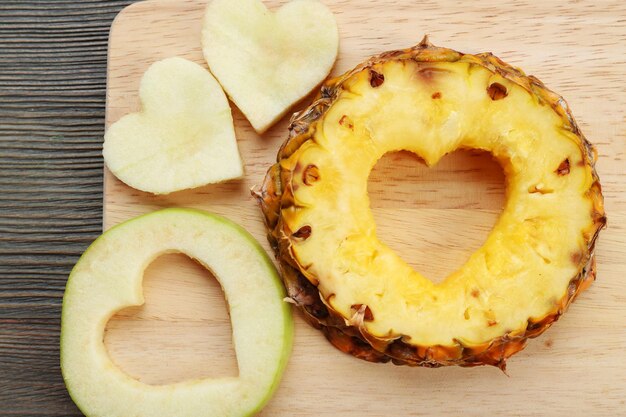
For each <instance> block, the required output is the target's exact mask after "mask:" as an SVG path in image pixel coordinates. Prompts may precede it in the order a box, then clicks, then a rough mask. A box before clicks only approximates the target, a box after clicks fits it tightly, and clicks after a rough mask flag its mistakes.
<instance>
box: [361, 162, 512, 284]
mask: <svg viewBox="0 0 626 417" xmlns="http://www.w3.org/2000/svg"><path fill="white" fill-rule="evenodd" d="M368 193H369V196H370V201H371V206H372V212H373V213H374V218H375V220H376V230H377V232H376V234H377V235H378V237H379V239H380V240H381V241H383V242H385V244H386V245H388V246H389V247H390V248H392V249H393V250H394V251H395V253H397V254H398V255H399V256H400V257H401V258H402V259H403V260H405V261H406V262H407V263H408V264H409V265H411V266H412V267H413V268H414V269H415V270H416V271H420V272H421V273H423V274H424V276H426V277H429V278H430V279H431V280H432V281H433V282H435V283H438V282H441V281H443V280H444V279H445V278H446V277H447V276H448V275H449V274H450V273H452V272H454V271H455V270H457V269H458V267H459V266H460V265H462V264H463V263H464V262H465V261H467V258H468V257H469V256H470V255H471V254H472V253H474V252H475V251H476V250H477V249H478V248H479V247H480V246H481V245H483V244H484V242H485V240H486V239H487V236H488V235H489V232H490V231H491V229H492V228H493V226H494V224H495V223H496V221H497V219H498V217H499V215H500V213H501V211H502V208H503V204H504V194H505V184H504V173H503V171H502V167H501V166H500V164H498V162H496V161H495V160H494V159H493V157H492V156H491V154H489V153H487V152H479V151H464V150H460V151H456V152H453V153H451V154H449V155H447V156H445V157H444V158H442V159H441V160H440V161H439V162H438V163H437V165H435V166H432V167H427V166H426V165H425V164H424V163H423V162H422V161H421V160H420V159H419V158H418V157H417V156H416V155H415V154H413V153H411V152H394V153H389V154H386V155H385V156H383V158H382V159H380V160H379V161H378V163H377V164H376V166H375V167H374V169H373V170H372V172H371V174H370V177H369V183H368Z"/></svg>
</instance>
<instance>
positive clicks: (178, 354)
mask: <svg viewBox="0 0 626 417" xmlns="http://www.w3.org/2000/svg"><path fill="white" fill-rule="evenodd" d="M266 3H267V4H268V6H270V7H277V6H279V5H280V4H281V3H282V2H281V1H268V2H266ZM327 4H328V5H329V7H330V8H331V9H332V10H333V11H334V12H335V14H336V17H337V20H338V23H339V28H340V34H341V46H340V55H339V59H338V61H337V64H336V66H335V69H334V70H333V73H334V74H339V73H341V72H343V71H345V70H348V69H350V68H352V67H353V66H355V65H356V64H358V63H359V62H360V61H362V60H363V59H365V58H366V57H368V56H370V55H373V54H375V53H378V52H382V51H384V50H389V49H395V48H403V47H407V46H411V45H413V44H415V43H417V42H418V41H419V40H420V39H421V37H422V36H423V35H424V34H425V33H428V34H430V36H431V41H432V42H433V43H434V44H436V45H440V46H446V47H451V48H453V49H457V50H460V51H464V52H471V53H477V52H482V51H492V52H493V53H495V54H496V55H498V56H500V57H501V58H502V59H504V60H505V61H507V62H509V63H511V64H513V65H516V66H520V67H522V68H523V69H524V70H525V71H526V72H527V73H529V74H534V75H536V76H537V77H539V78H540V79H541V80H543V81H544V82H545V83H546V84H547V85H548V86H549V87H551V88H552V89H553V90H555V91H557V92H559V93H560V94H562V95H563V96H564V97H565V98H566V99H567V100H568V102H569V104H570V105H571V107H572V109H573V112H574V115H575V116H576V118H577V120H578V122H579V124H580V125H581V128H582V131H583V132H584V133H585V135H586V136H587V138H588V139H589V140H590V141H591V142H593V143H594V144H595V145H596V146H597V148H598V151H599V155H600V159H599V163H598V172H599V174H600V177H601V180H602V185H603V188H604V195H605V198H606V210H607V213H608V218H609V228H608V229H607V230H605V231H604V232H603V233H601V235H600V240H599V244H598V246H597V259H598V280H597V282H596V283H594V284H593V285H592V286H591V288H590V289H589V290H588V291H587V292H585V293H583V294H582V296H581V297H580V298H579V299H578V300H577V301H576V302H575V303H574V304H573V306H572V307H571V308H570V311H569V312H568V313H567V314H565V316H564V317H563V318H562V319H561V320H560V321H559V322H558V323H557V324H556V325H555V326H553V327H552V328H551V329H549V330H548V331H547V333H545V334H544V335H543V336H542V337H540V338H539V339H535V340H532V341H531V342H530V343H529V346H528V347H527V348H526V350H524V351H523V352H521V353H519V354H518V355H516V356H514V357H513V358H511V359H510V360H509V362H508V373H509V376H508V377H507V376H506V375H504V374H503V373H501V372H500V371H499V370H498V369H496V368H491V367H481V368H469V369H463V368H457V367H454V368H442V369H421V368H408V367H396V366H393V365H391V364H386V365H381V364H371V363H367V362H364V361H360V360H357V359H354V358H352V357H351V356H348V355H345V354H343V353H340V352H339V351H337V350H335V349H334V348H333V347H332V346H330V344H329V343H328V342H327V341H326V340H325V339H324V337H323V336H322V334H321V333H319V332H317V331H316V330H314V329H312V328H311V327H309V326H308V325H306V324H305V323H304V322H303V320H302V319H301V317H300V315H299V314H298V313H295V319H296V324H297V325H296V334H295V344H294V349H293V354H292V357H291V360H290V362H289V366H288V368H287V371H286V374H285V376H284V379H283V381H282V384H281V386H280V388H279V389H278V391H277V393H276V395H275V397H274V398H273V399H272V400H271V402H270V403H269V404H268V405H267V407H266V408H265V409H264V411H263V412H262V413H261V415H263V416H272V417H273V416H392V415H393V416H437V415H448V416H461V415H464V416H552V415H555V416H556V415H569V416H616V415H626V411H625V410H626V405H625V404H624V401H625V398H626V355H625V354H624V351H625V350H626V331H625V330H626V329H625V327H626V296H625V295H624V294H625V293H624V288H625V286H626V273H625V271H626V226H625V223H626V193H625V191H624V190H625V187H626V177H625V175H624V173H625V171H626V169H625V168H626V164H625V161H624V157H625V151H626V93H625V90H626V89H625V87H626V83H625V82H624V76H625V75H626V58H624V57H625V56H626V24H625V23H624V21H625V19H626V6H625V5H624V4H623V3H622V2H619V1H600V2H598V1H576V2H562V1H543V2H540V3H539V2H534V1H528V2H524V1H522V2H520V1H515V2H503V1H493V0H485V1H481V2H477V1H474V2H469V1H468V2H464V4H463V5H460V4H461V2H456V1H448V0H439V1H424V2H414V1H390V0H388V1H359V0H343V1H330V0H328V1H327ZM204 6H205V2H204V1H191V0H185V1H166V0H156V1H149V2H144V3H138V4H135V5H132V6H130V7H129V8H127V9H126V10H124V11H123V12H122V13H121V14H120V15H119V16H118V18H117V19H116V21H115V23H114V24H113V28H112V31H111V37H110V52H109V72H108V90H107V117H106V121H107V125H110V124H111V123H113V122H115V121H116V120H118V119H119V118H120V117H121V116H123V115H124V114H127V113H129V112H131V111H136V110H137V109H138V95H137V89H138V85H139V80H140V78H141V75H142V74H143V72H144V71H145V70H146V69H147V68H148V67H149V65H150V64H152V63H153V62H155V61H157V60H159V59H162V58H166V57H170V56H174V55H179V56H183V57H185V58H188V59H191V60H193V61H196V62H198V63H201V64H203V65H205V66H206V64H204V62H203V58H202V54H201V50H200V30H201V18H202V15H203V9H204ZM233 114H234V118H235V128H236V135H237V138H238V143H239V147H240V150H241V153H242V157H243V159H244V162H245V169H246V176H245V178H244V179H243V180H238V181H231V182H228V183H225V184H220V185H212V186H207V187H203V188H200V189H196V190H192V191H186V192H180V193H174V194H171V195H168V196H160V197H154V196H151V195H148V194H145V193H142V192H139V191H136V190H133V189H131V188H129V187H128V186H126V185H124V184H122V183H121V182H119V181H118V180H116V179H115V178H113V177H112V176H111V175H110V174H109V173H108V172H105V196H104V214H105V217H104V219H105V220H104V222H105V224H104V228H105V229H108V228H109V227H111V226H113V225H115V224H117V223H119V222H121V221H123V220H126V219H129V218H131V217H134V216H136V215H139V214H142V213H146V212H150V211H152V210H155V209H158V208H162V207H171V206H184V207H196V208H202V209H206V210H209V211H212V212H215V213H218V214H222V215H224V216H227V217H228V218H230V219H232V220H234V221H236V222H238V223H240V224H242V225H243V226H244V227H245V228H246V229H247V230H248V231H250V232H251V233H252V234H253V235H254V236H255V237H256V238H257V239H258V240H259V241H260V242H261V243H262V244H263V246H264V247H265V249H266V250H267V251H268V253H269V246H268V244H267V241H266V239H265V230H264V227H263V222H262V217H261V213H260V211H259V209H258V208H257V206H256V203H255V202H254V200H253V199H252V198H251V196H250V193H249V189H250V188H251V187H253V186H255V185H259V184H260V183H261V181H262V179H263V176H264V174H265V171H266V170H267V168H268V167H269V166H270V164H271V163H272V162H273V161H274V160H275V155H276V152H277V150H278V147H279V146H280V144H281V143H282V142H283V140H284V139H285V138H286V136H287V119H288V118H286V119H285V120H283V121H281V122H280V123H278V124H277V125H276V126H275V127H273V128H272V129H271V130H269V131H268V132H267V133H266V134H265V135H263V136H262V137H260V136H258V135H256V134H255V133H254V132H253V130H252V129H251V127H250V125H249V124H248V122H247V121H246V120H245V119H244V118H243V116H242V115H241V113H240V112H239V111H238V110H237V109H236V108H235V107H234V106H233ZM369 191H370V196H371V200H372V209H373V211H374V214H375V218H376V220H377V224H378V230H379V235H380V236H381V239H382V240H383V241H384V242H386V243H387V244H388V245H390V246H391V247H392V248H393V249H395V250H396V251H397V252H399V253H400V255H401V256H402V257H403V258H404V259H406V260H407V261H408V262H409V263H410V264H411V265H413V266H414V267H415V268H417V269H419V270H420V271H422V272H423V273H424V274H425V275H426V276H429V277H432V279H433V280H436V281H440V280H441V279H442V278H444V277H445V276H446V275H447V274H448V273H450V272H452V271H453V270H454V269H456V268H457V267H459V266H460V265H461V264H462V263H463V261H464V260H465V259H466V258H467V257H468V255H469V254H470V253H471V252H472V251H473V250H475V249H477V248H478V247H479V246H480V245H481V244H482V242H483V241H484V239H485V237H486V236H487V234H488V232H489V230H490V228H491V227H492V225H493V224H494V222H495V220H496V217H497V215H498V213H499V211H500V208H501V206H502V202H503V199H504V196H503V193H504V188H503V176H502V171H501V169H500V168H499V166H498V165H497V164H496V163H495V162H493V161H492V160H491V159H490V157H489V155H484V154H482V155H481V154H471V153H464V152H456V153H454V154H452V155H449V156H447V157H445V158H444V159H443V160H442V161H441V162H440V163H439V164H438V165H437V166H435V167H433V168H430V169H428V168H425V167H424V166H422V165H420V164H419V162H418V161H417V159H416V158H415V157H413V156H411V155H409V154H403V153H398V154H392V155H387V156H385V157H384V158H383V159H382V160H381V161H380V162H379V164H378V165H377V166H376V168H375V169H374V171H373V173H372V174H371V177H370V187H369ZM144 289H145V293H146V300H147V302H146V305H145V306H142V307H134V308H129V309H127V310H124V311H121V312H120V313H119V314H118V315H116V316H115V317H114V318H113V319H112V320H111V321H110V322H109V324H108V327H107V332H106V335H105V343H106V345H107V347H108V349H109V352H110V354H111V356H112V358H113V360H114V362H116V363H117V364H118V365H119V366H120V367H121V368H122V369H124V370H125V371H126V372H128V373H129V374H130V375H132V376H134V377H136V378H137V379H139V380H141V381H144V382H147V383H152V384H163V383H170V382H176V381H180V380H183V379H187V378H197V377H206V376H221V375H236V374H237V369H236V359H235V356H234V353H233V349H232V346H231V342H230V327H229V326H230V324H229V320H228V316H227V313H226V305H225V302H224V300H223V296H222V294H221V292H220V289H219V285H218V284H217V283H216V282H215V280H213V279H210V275H209V273H208V272H206V271H204V270H203V268H201V267H199V266H197V265H195V264H194V263H193V262H192V261H190V260H189V259H187V258H185V256H183V255H168V256H165V257H162V258H160V259H158V260H157V261H155V263H154V264H153V265H151V266H150V267H149V269H148V270H147V271H146V274H145V282H144Z"/></svg>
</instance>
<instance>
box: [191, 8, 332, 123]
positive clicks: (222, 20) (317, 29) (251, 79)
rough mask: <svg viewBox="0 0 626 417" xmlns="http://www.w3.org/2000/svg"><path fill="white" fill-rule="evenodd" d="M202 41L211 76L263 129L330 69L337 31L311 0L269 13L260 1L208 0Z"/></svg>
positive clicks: (329, 16)
mask: <svg viewBox="0 0 626 417" xmlns="http://www.w3.org/2000/svg"><path fill="white" fill-rule="evenodd" d="M202 46H203V52H204V57H205V59H206V61H207V63H208V65H209V68H210V70H211V72H212V73H213V75H214V76H215V77H216V78H217V80H218V81H219V82H220V84H221V85H222V87H224V90H226V93H227V94H228V95H229V97H230V98H231V100H232V101H233V102H234V103H235V104H236V105H237V107H239V109H240V110H241V111H242V112H243V114H244V115H245V116H246V118H247V119H248V120H249V121H250V123H251V124H252V126H253V127H254V129H255V130H256V131H257V132H258V133H263V132H265V131H266V130H267V129H268V128H269V127H270V126H271V125H272V124H274V123H275V122H276V121H277V120H278V119H280V118H281V117H282V116H283V115H284V114H285V113H286V112H287V111H288V110H289V108H290V107H291V106H293V105H294V104H295V103H297V102H298V101H300V100H301V99H302V98H304V97H305V96H306V95H307V94H308V93H309V92H311V90H313V89H314V88H315V87H316V86H317V85H318V84H319V83H321V82H322V81H323V80H324V79H325V78H326V76H327V75H328V74H329V73H330V70H331V69H332V67H333V64H334V62H335V59H336V58H337V52H338V48H339V31H338V28H337V22H336V21H335V17H334V16H333V14H332V12H331V11H330V10H329V9H328V8H327V7H326V6H324V5H323V4H322V3H320V2H318V1H315V0H293V1H290V2H289V3H286V4H285V5H283V6H282V7H281V8H280V9H278V10H277V11H276V12H275V13H272V12H270V11H269V10H268V9H267V8H266V7H265V5H264V4H263V3H262V2H261V1H260V0H213V1H212V2H211V3H210V4H209V5H208V6H207V9H206V13H205V17H204V26H203V30H202Z"/></svg>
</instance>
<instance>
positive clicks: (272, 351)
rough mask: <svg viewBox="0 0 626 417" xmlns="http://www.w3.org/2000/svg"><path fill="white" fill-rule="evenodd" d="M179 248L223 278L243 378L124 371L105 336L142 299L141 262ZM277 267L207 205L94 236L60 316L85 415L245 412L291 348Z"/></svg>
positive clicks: (64, 352) (254, 407)
mask: <svg viewBox="0 0 626 417" xmlns="http://www.w3.org/2000/svg"><path fill="white" fill-rule="evenodd" d="M171 252H180V253H184V254H186V255H188V256H189V257H191V258H193V259H196V260H197V261H198V262H200V263H201V264H202V265H204V266H205V267H206V268H207V269H209V270H210V271H211V272H212V273H213V274H214V275H215V277H216V278H217V280H218V281H219V282H220V284H221V286H222V288H223V290H224V293H225V295H226V298H227V301H228V306H229V312H230V317H231V320H232V329H233V344H234V347H235V352H236V355H237V363H238V366H239V376H238V377H224V378H207V379H198V380H190V381H184V382H180V383H175V384H170V385H160V386H154V385H147V384H144V383H141V382H139V381H138V380H135V379H133V378H131V377H130V376H128V375H127V374H125V373H124V372H123V371H122V370H120V369H119V368H118V367H117V366H116V365H115V364H114V363H113V362H112V361H111V359H110V357H109V355H108V353H107V350H106V348H105V346H104V343H103V334H104V329H105V326H106V324H107V322H108V321H109V319H110V318H111V317H112V316H113V315H114V314H115V313H116V312H118V311H120V310H121V309H124V308H127V307H130V306H138V305H141V304H143V303H144V299H143V289H142V279H143V272H144V270H145V268H146V267H147V266H148V265H149V264H150V263H151V262H152V261H153V260H154V259H156V258H157V257H159V256H161V255H163V254H165V253H171ZM284 296H285V294H284V289H283V286H282V283H281V281H280V279H279V277H278V275H277V272H276V270H275V268H274V266H273V264H272V262H271V261H270V259H269V258H268V256H267V254H266V253H265V251H264V250H263V249H262V247H261V246H260V245H259V244H258V242H257V241H256V240H254V238H253V237H252V236H250V235H249V234H248V233H247V232H246V231H245V230H244V229H243V228H241V227H240V226H238V225H236V224H234V223H232V222H230V221H228V220H226V219H224V218H222V217H219V216H215V215H212V214H209V213H206V212H202V211H197V210H189V209H166V210H162V211H158V212H155V213H152V214H148V215H144V216H141V217H138V218H135V219H133V220H129V221H127V222H125V223H122V224H121V225H119V226H117V227H114V228H112V229H111V230H109V231H107V232H106V233H104V234H103V235H102V236H101V237H100V238H98V239H97V240H96V241H95V242H94V243H93V244H92V245H91V246H90V247H89V249H87V251H86V252H85V253H84V254H83V256H82V257H81V258H80V260H79V261H78V263H77V264H76V266H75V267H74V269H73V270H72V273H71V275H70V277H69V279H68V283H67V287H66V290H65V295H64V298H63V313H62V323H61V369H62V372H63V378H64V379H65V383H66V385H67V389H68V391H69V393H70V395H71V397H72V398H73V400H74V401H75V403H76V404H77V405H78V407H79V408H80V409H81V411H82V412H83V413H85V414H86V415H87V416H98V417H129V416H133V417H173V416H177V417H183V416H185V417H187V416H188V417H203V416H206V417H209V416H213V417H215V416H220V417H226V416H232V417H235V416H248V415H252V414H254V413H256V412H257V411H259V410H260V409H261V408H262V407H263V405H264V404H265V403H266V402H267V401H268V400H269V398H270V397H271V395H272V393H273V391H274V390H275V389H276V387H277V385H278V383H279V381H280V378H281V375H282V372H283V369H284V367H285V365H286V363H287V359H288V356H289V353H290V351H291V342H292V332H293V323H292V318H291V312H290V308H289V305H288V304H286V303H285V302H284V301H283V298H284Z"/></svg>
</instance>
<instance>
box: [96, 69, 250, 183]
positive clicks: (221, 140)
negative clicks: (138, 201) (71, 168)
mask: <svg viewBox="0 0 626 417" xmlns="http://www.w3.org/2000/svg"><path fill="white" fill-rule="evenodd" d="M139 97H140V99H141V104H142V110H141V111H140V112H138V113H132V114H128V115H126V116H124V117H122V118H121V119H120V120H118V121H117V122H115V123H113V125H111V127H109V129H108V130H107V132H106V134H105V136H104V150H103V155H104V161H105V162H106V164H107V167H108V168H109V169H110V170H111V172H112V173H113V174H114V175H115V176H116V177H117V178H119V179H120V180H122V181H124V182H125V183H126V184H128V185H130V186H131V187H133V188H136V189H138V190H142V191H147V192H150V193H153V194H168V193H171V192H174V191H180V190H185V189H188V188H195V187H200V186H202V185H206V184H211V183H216V182H221V181H226V180H230V179H234V178H240V177H241V176H243V164H242V161H241V157H240V156H239V150H238V149H237V141H236V139H235V128H234V126H233V117H232V114H231V112H230V107H229V105H228V100H227V99H226V95H225V94H224V92H223V91H222V89H221V87H220V85H219V84H218V83H217V81H216V80H215V78H213V76H211V73H210V72H209V71H207V70H206V69H204V68H202V67H201V66H200V65H198V64H196V63H194V62H191V61H188V60H186V59H183V58H178V57H175V58H167V59H164V60H162V61H159V62H156V63H154V64H152V65H151V66H150V68H149V69H148V71H146V73H145V74H144V76H143V78H142V79H141V86H140V91H139Z"/></svg>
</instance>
